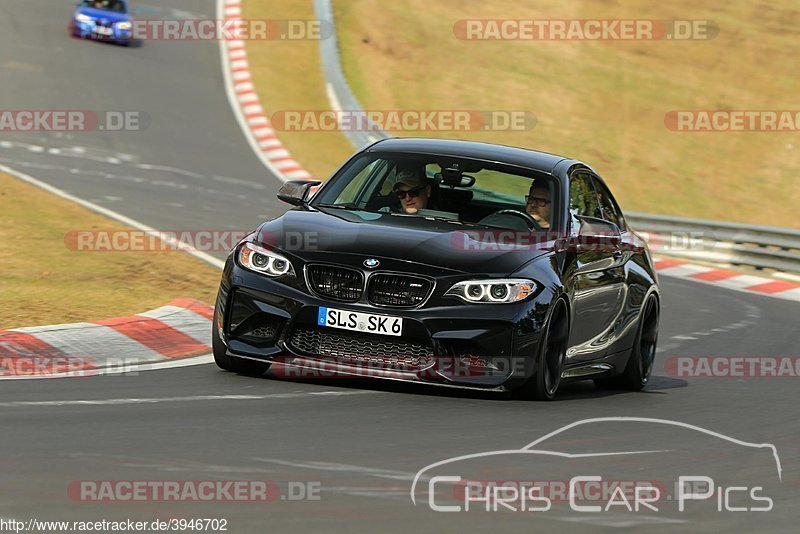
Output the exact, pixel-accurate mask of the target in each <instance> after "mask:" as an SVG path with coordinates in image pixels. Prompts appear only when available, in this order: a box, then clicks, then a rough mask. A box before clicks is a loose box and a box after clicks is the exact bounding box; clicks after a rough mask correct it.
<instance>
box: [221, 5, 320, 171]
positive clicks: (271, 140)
mask: <svg viewBox="0 0 800 534" xmlns="http://www.w3.org/2000/svg"><path fill="white" fill-rule="evenodd" d="M241 4H242V0H225V3H224V9H223V15H224V17H225V20H229V21H235V20H241V19H242V8H241ZM223 54H227V57H228V60H229V61H228V67H229V68H230V71H231V77H232V78H233V84H234V85H233V91H234V93H235V100H236V102H235V105H237V106H238V107H239V108H240V110H241V112H242V115H244V118H245V120H246V121H247V127H248V129H247V130H246V135H249V136H252V138H253V139H254V140H255V144H256V145H257V146H258V149H259V150H260V151H261V153H262V155H263V156H264V158H266V160H267V162H268V163H269V166H270V167H272V168H273V169H274V170H275V171H277V172H278V173H279V174H280V175H281V176H282V178H283V179H284V180H306V179H310V178H311V174H310V173H309V172H308V171H306V170H305V169H303V167H302V166H301V165H300V164H299V163H298V162H297V161H296V160H295V159H294V158H293V157H292V155H291V154H290V153H289V151H288V150H286V148H285V147H284V146H283V144H282V143H281V141H280V139H278V137H277V136H276V135H275V130H274V129H273V128H272V125H271V123H270V121H269V119H268V118H267V115H266V113H265V112H264V108H263V107H261V103H260V102H259V99H258V94H256V92H255V87H254V85H253V79H252V76H251V75H250V63H249V62H248V61H247V49H246V45H245V42H244V41H240V40H232V41H228V42H227V43H223Z"/></svg>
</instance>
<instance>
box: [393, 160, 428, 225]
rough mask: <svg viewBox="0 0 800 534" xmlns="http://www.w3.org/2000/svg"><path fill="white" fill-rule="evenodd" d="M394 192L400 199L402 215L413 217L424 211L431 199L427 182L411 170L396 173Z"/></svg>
mask: <svg viewBox="0 0 800 534" xmlns="http://www.w3.org/2000/svg"><path fill="white" fill-rule="evenodd" d="M394 192H395V194H396V195H397V198H399V199H400V206H401V208H402V209H403V213H407V214H409V215H413V214H415V213H417V211H419V210H422V209H425V208H426V207H427V206H428V201H429V200H430V198H431V186H430V184H428V182H427V180H425V179H423V178H422V177H421V176H420V175H419V174H418V173H416V172H414V171H411V170H403V171H400V172H399V173H397V182H396V183H395V186H394Z"/></svg>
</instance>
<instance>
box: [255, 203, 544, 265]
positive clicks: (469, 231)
mask: <svg viewBox="0 0 800 534" xmlns="http://www.w3.org/2000/svg"><path fill="white" fill-rule="evenodd" d="M482 231H484V232H485V231H486V229H485V228H481V227H478V226H474V225H467V224H462V223H459V222H457V221H438V220H437V221H434V220H430V219H424V218H422V217H413V216H404V215H398V214H391V213H370V212H365V211H345V210H339V209H328V208H322V211H317V210H314V209H308V210H305V209H294V210H290V211H288V212H286V213H285V214H284V215H282V216H281V217H278V218H277V219H274V220H272V221H268V222H266V223H264V224H263V225H262V226H261V227H260V228H259V233H258V238H257V239H258V240H259V241H260V242H262V243H264V244H266V245H268V246H273V247H276V248H278V249H281V250H283V251H285V252H287V253H289V254H293V255H296V256H297V257H299V258H301V259H306V260H313V261H325V260H327V261H335V259H333V258H327V257H326V256H327V255H329V254H331V255H333V254H358V255H360V256H363V257H364V258H367V257H375V258H389V259H393V260H400V261H413V262H417V263H422V264H426V265H429V266H432V267H437V268H441V269H447V270H450V271H457V272H464V273H484V274H496V275H501V276H502V275H507V274H511V273H513V272H514V271H516V270H517V269H518V268H519V267H521V266H522V265H523V264H525V263H527V262H529V261H531V260H532V259H534V258H536V257H539V256H542V255H544V254H547V253H548V252H549V250H550V249H548V248H544V247H533V246H530V245H524V246H512V245H503V246H498V245H496V244H494V243H492V242H491V241H492V240H491V239H489V240H488V241H487V240H484V241H476V240H475V239H474V235H475V233H476V232H482Z"/></svg>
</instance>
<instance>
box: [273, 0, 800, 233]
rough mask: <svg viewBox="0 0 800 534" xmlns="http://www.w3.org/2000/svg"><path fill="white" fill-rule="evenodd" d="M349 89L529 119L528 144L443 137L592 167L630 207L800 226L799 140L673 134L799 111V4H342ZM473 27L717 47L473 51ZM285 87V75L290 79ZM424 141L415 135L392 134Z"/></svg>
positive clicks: (526, 45) (544, 46)
mask: <svg viewBox="0 0 800 534" xmlns="http://www.w3.org/2000/svg"><path fill="white" fill-rule="evenodd" d="M334 8H335V12H336V21H337V25H338V29H339V34H340V41H341V43H340V46H341V49H342V57H343V62H344V66H345V71H346V75H347V77H348V80H349V82H350V84H351V86H352V87H353V90H354V91H355V92H356V94H357V96H358V97H359V99H360V100H361V103H362V105H363V106H364V107H365V108H368V109H477V110H487V109H488V110H490V109H505V110H508V109H514V110H531V111H533V112H534V113H535V114H536V116H537V118H538V124H537V125H536V127H535V128H534V129H533V130H531V131H524V132H479V133H467V134H462V133H456V132H452V133H451V132H444V133H441V134H440V136H442V137H457V138H467V139H476V140H477V139H479V140H486V141H491V142H498V143H505V144H512V145H519V146H524V147H531V148H536V149H541V150H545V151H548V152H555V153H559V154H565V155H569V156H572V157H575V158H579V159H583V160H585V161H587V162H588V163H589V164H591V165H593V166H594V167H595V168H596V169H597V170H598V171H599V172H600V173H601V175H603V176H604V177H605V178H606V180H607V181H608V182H609V183H610V184H611V186H612V188H613V190H614V191H615V193H616V195H617V196H618V197H619V200H620V202H621V203H622V205H623V208H626V209H628V210H639V211H648V212H655V213H669V214H674V215H682V216H694V217H703V218H711V219H727V220H736V221H743V222H751V223H757V224H770V225H778V226H789V227H800V219H798V217H797V216H796V214H795V206H797V205H798V204H800V187H798V185H799V184H800V179H798V176H800V139H798V136H799V135H800V133H769V132H742V133H730V132H725V133H678V132H672V131H669V130H667V129H666V128H665V126H664V122H663V120H664V115H665V113H667V112H668V111H670V110H681V109H745V110H753V109H755V110H758V109H800V108H798V106H797V98H796V95H797V89H798V86H800V78H798V76H797V69H798V66H800V62H799V60H798V57H800V41H798V40H797V39H796V36H795V28H796V27H797V26H798V24H800V10H798V9H797V7H796V6H795V5H794V4H793V3H792V2H789V1H786V0H784V1H779V2H762V1H756V2H752V1H749V0H732V1H730V2H725V3H722V4H716V5H714V4H707V5H702V4H698V3H697V2H692V1H688V0H673V1H670V2H655V1H652V0H646V1H644V2H621V1H615V0H604V1H601V2H596V1H590V0H565V1H558V2H556V1H554V0H543V1H537V2H519V1H511V0H507V1H506V0H503V1H491V0H487V1H483V2H471V1H468V0H460V1H446V2H445V1H440V2H431V1H430V0H398V1H395V2H383V1H380V0H348V1H346V2H345V1H335V2H334ZM468 18H554V19H557V18H582V19H586V18H604V19H609V18H647V19H711V20H714V21H716V22H717V23H718V24H719V27H720V30H721V31H720V34H719V35H718V36H717V37H716V38H715V39H713V40H707V41H683V42H678V41H651V42H566V41H550V42H543V41H538V42H533V41H527V42H525V41H519V42H510V41H494V42H492V41H463V40H459V39H456V38H455V36H454V34H453V24H454V22H455V21H457V20H459V19H468ZM281 79H282V78H281ZM397 133H398V134H402V135H414V132H397Z"/></svg>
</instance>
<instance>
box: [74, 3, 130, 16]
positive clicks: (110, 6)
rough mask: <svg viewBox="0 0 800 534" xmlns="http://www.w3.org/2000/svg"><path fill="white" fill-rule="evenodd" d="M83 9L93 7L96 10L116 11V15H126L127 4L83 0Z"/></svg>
mask: <svg viewBox="0 0 800 534" xmlns="http://www.w3.org/2000/svg"><path fill="white" fill-rule="evenodd" d="M81 6H82V7H91V8H94V9H103V10H105V11H114V12H115V13H125V12H126V9H125V2H123V1H122V0H83V2H82V3H81Z"/></svg>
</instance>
